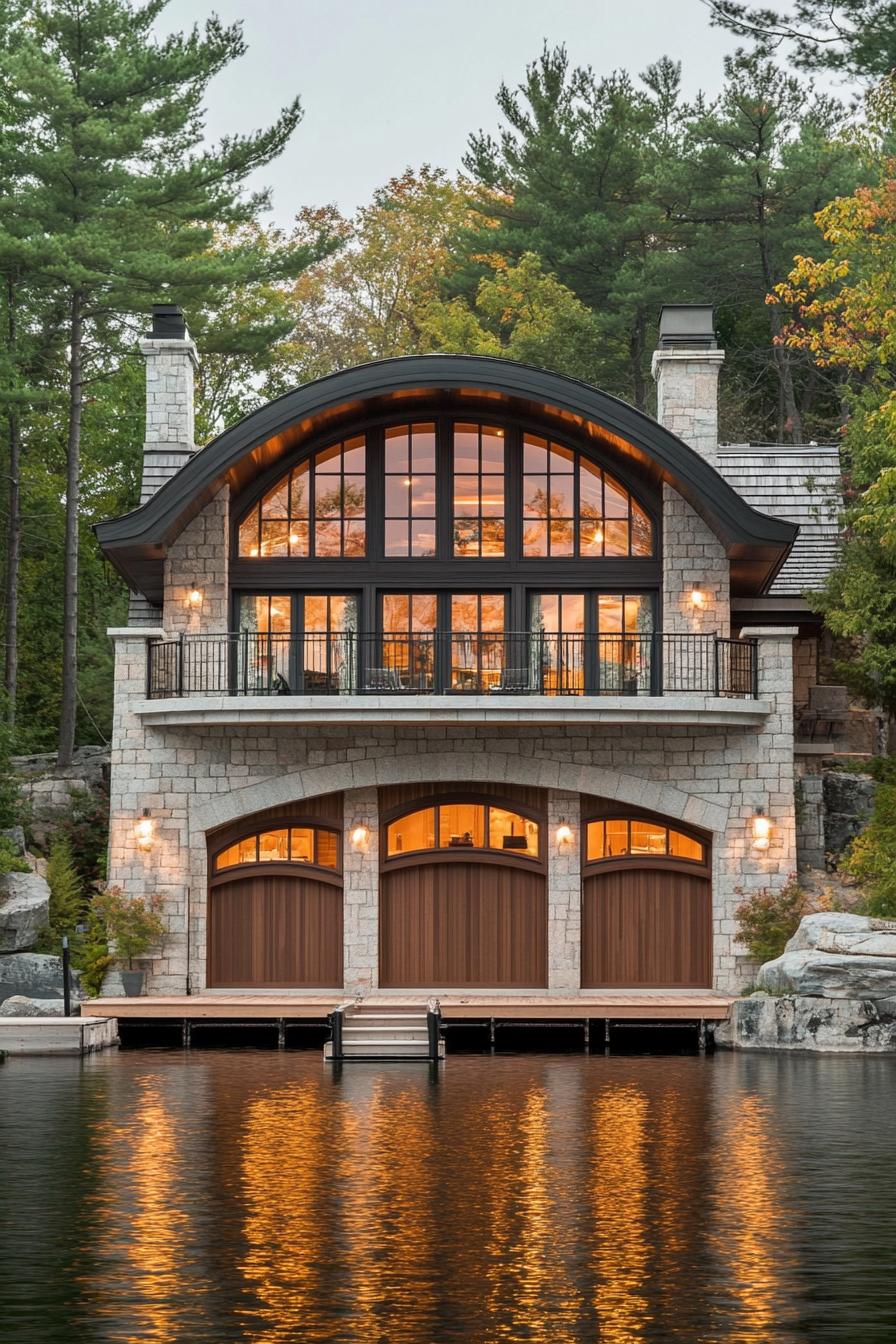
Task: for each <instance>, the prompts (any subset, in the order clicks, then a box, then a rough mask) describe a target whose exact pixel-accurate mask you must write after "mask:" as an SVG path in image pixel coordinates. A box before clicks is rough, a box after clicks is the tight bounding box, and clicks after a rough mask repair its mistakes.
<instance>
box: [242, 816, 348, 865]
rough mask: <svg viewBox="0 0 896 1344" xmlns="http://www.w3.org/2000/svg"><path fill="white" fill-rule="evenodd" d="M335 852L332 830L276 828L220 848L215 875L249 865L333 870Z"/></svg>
mask: <svg viewBox="0 0 896 1344" xmlns="http://www.w3.org/2000/svg"><path fill="white" fill-rule="evenodd" d="M338 852H339V847H338V844H337V838H336V833H335V831H330V830H326V829H325V828H324V827H322V826H278V827H276V828H274V829H271V830H268V831H258V832H256V833H255V834H254V835H247V836H244V837H243V839H241V840H237V841H236V842H235V843H234V844H232V845H228V846H227V848H226V849H222V850H221V852H220V853H219V854H217V855H216V856H215V872H216V873H220V872H224V871H225V870H226V869H230V868H238V867H240V866H242V865H245V864H252V863H309V864H313V865H315V866H316V867H318V868H336V867H337V866H338Z"/></svg>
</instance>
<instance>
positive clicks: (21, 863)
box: [0, 835, 31, 873]
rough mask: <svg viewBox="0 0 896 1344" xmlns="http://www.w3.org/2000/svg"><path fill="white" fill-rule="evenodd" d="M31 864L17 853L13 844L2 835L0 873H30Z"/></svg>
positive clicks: (0, 837)
mask: <svg viewBox="0 0 896 1344" xmlns="http://www.w3.org/2000/svg"><path fill="white" fill-rule="evenodd" d="M30 872H31V864H30V863H29V862H28V860H27V859H23V858H22V856H21V854H17V853H16V847H15V845H14V844H13V842H12V841H11V840H9V839H7V837H6V836H5V835H0V873H30Z"/></svg>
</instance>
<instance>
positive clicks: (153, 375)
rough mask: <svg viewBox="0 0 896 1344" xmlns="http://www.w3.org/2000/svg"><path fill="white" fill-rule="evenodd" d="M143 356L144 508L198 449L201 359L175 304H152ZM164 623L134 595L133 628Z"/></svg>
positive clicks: (155, 609) (154, 609)
mask: <svg viewBox="0 0 896 1344" xmlns="http://www.w3.org/2000/svg"><path fill="white" fill-rule="evenodd" d="M140 353H141V354H142V355H143V358H144V359H145V360H146V437H145V439H144V440H143V476H142V479H141V483H140V503H141V504H145V503H146V501H147V500H148V499H151V498H152V496H153V495H154V494H155V493H156V491H157V490H160V489H161V487H162V486H163V485H164V484H165V482H166V481H168V480H170V479H171V477H172V476H173V475H174V474H175V473H176V472H177V471H179V470H180V468H181V467H182V466H183V465H184V463H185V462H188V461H189V460H190V458H191V457H192V456H193V454H194V453H195V451H196V443H195V440H194V434H195V421H194V412H193V375H194V373H195V372H196V370H197V369H198V368H199V356H198V354H197V352H196V346H195V345H194V344H193V342H192V340H191V339H190V333H189V332H188V331H187V324H186V322H185V321H184V315H183V313H182V312H181V310H180V308H178V307H177V305H176V304H173V303H155V304H153V309H152V331H151V333H150V335H149V336H148V337H147V339H146V340H143V341H141V342H140ZM160 621H161V612H160V610H159V608H158V607H154V606H152V604H151V603H149V602H147V600H146V598H145V597H143V596H141V595H140V594H139V593H132V594H131V600H130V605H129V610H128V625H129V626H130V627H134V626H147V627H149V626H151V627H156V626H158V625H159V623H160Z"/></svg>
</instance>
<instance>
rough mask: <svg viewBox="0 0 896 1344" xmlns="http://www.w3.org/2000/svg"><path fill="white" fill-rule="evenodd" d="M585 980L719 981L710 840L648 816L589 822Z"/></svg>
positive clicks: (607, 983) (688, 984)
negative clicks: (715, 971) (714, 953)
mask: <svg viewBox="0 0 896 1344" xmlns="http://www.w3.org/2000/svg"><path fill="white" fill-rule="evenodd" d="M584 873H585V875H584V880H583V883H582V986H583V987H584V988H588V989H592V988H593V989H599V988H610V987H618V988H629V987H631V988H641V989H662V988H668V989H673V988H680V989H696V988H707V987H708V986H710V985H711V984H712V887H711V883H710V879H709V867H708V845H707V844H706V842H705V841H703V840H702V839H700V838H698V837H697V836H695V835H690V834H688V833H685V832H683V831H680V830H677V829H673V828H670V827H666V826H664V825H663V824H662V823H660V822H656V821H653V820H652V819H648V818H618V817H617V818H605V819H601V820H599V821H591V822H589V823H588V826H587V840H586V865H585V870H584Z"/></svg>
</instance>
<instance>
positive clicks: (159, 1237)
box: [93, 1076, 189, 1344]
mask: <svg viewBox="0 0 896 1344" xmlns="http://www.w3.org/2000/svg"><path fill="white" fill-rule="evenodd" d="M132 1100H133V1108H132V1111H131V1114H130V1116H129V1117H128V1119H129V1123H128V1124H127V1125H121V1124H113V1123H112V1122H111V1121H104V1122H102V1123H101V1124H99V1125H98V1126H97V1127H96V1130H95V1131H94V1136H93V1137H94V1140H95V1145H96V1162H97V1172H96V1190H97V1196H96V1198H97V1203H98V1204H99V1205H100V1206H101V1207H100V1208H99V1209H98V1211H97V1212H98V1217H97V1218H96V1220H95V1221H94V1222H93V1226H94V1227H95V1231H96V1240H95V1243H94V1248H93V1249H94V1253H95V1254H96V1255H97V1257H98V1258H99V1259H100V1260H105V1261H107V1262H114V1261H117V1260H119V1259H120V1258H121V1257H124V1259H125V1261H126V1264H127V1271H126V1277H127V1285H128V1307H127V1313H126V1316H125V1319H126V1325H123V1327H122V1333H120V1334H116V1335H115V1336H114V1338H116V1339H119V1340H127V1341H129V1342H133V1344H137V1341H140V1344H143V1342H144V1341H149V1340H152V1341H155V1344H175V1342H176V1341H180V1340H181V1338H182V1335H181V1332H180V1323H181V1313H182V1307H183V1301H184V1296H185V1288H186V1281H185V1279H184V1278H183V1276H182V1267H183V1263H184V1259H183V1253H182V1248H183V1244H184V1240H185V1237H186V1235H187V1233H188V1223H189V1218H188V1214H187V1211H186V1208H185V1207H184V1191H185V1184H184V1182H183V1179H182V1176H183V1163H184V1153H183V1149H182V1147H181V1143H180V1135H179V1127H178V1124H177V1121H176V1118H175V1117H174V1116H173V1115H172V1112H171V1109H170V1107H169V1105H168V1104H167V1102H166V1100H165V1097H164V1095H163V1091H162V1087H161V1084H160V1083H159V1081H158V1080H156V1079H154V1078H153V1077H152V1076H148V1077H143V1078H137V1079H136V1080H135V1084H134V1093H133V1097H132ZM123 1227H124V1228H126V1229H127V1235H122V1228H123ZM115 1308H116V1302H115V1295H114V1294H111V1295H110V1296H109V1298H108V1300H107V1301H106V1302H104V1304H103V1308H102V1309H103V1312H104V1314H111V1313H112V1312H113V1311H114V1310H115Z"/></svg>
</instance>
